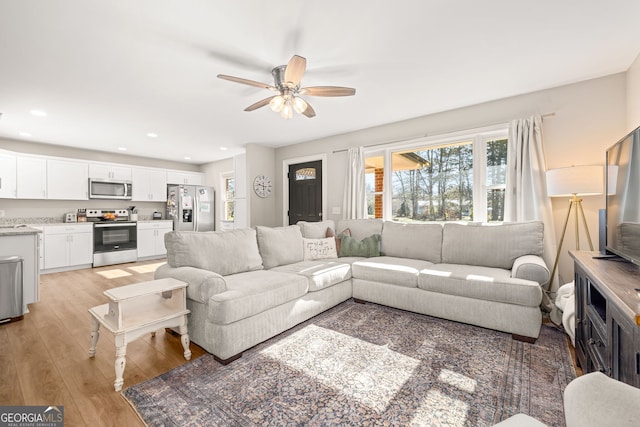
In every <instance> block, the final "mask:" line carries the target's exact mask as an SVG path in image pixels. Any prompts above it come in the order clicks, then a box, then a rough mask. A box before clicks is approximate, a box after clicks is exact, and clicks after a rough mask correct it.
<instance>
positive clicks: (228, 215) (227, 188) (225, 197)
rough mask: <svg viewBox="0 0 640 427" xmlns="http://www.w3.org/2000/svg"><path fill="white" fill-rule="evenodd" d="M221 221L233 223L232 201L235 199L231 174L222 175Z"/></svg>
mask: <svg viewBox="0 0 640 427" xmlns="http://www.w3.org/2000/svg"><path fill="white" fill-rule="evenodd" d="M222 188H223V189H224V191H223V192H222V206H223V211H222V220H223V221H233V218H234V215H233V214H234V211H233V208H234V199H235V195H236V192H235V186H234V178H233V173H226V174H223V175H222Z"/></svg>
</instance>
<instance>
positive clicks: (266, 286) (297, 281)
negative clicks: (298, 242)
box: [207, 270, 309, 325]
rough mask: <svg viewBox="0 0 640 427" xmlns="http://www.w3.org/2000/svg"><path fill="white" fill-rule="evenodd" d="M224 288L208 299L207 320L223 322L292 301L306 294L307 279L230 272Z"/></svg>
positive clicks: (265, 273) (296, 276)
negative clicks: (223, 290)
mask: <svg viewBox="0 0 640 427" xmlns="http://www.w3.org/2000/svg"><path fill="white" fill-rule="evenodd" d="M224 280H225V282H226V285H227V290H226V291H225V292H222V293H220V294H216V295H213V296H212V297H211V298H209V302H208V304H209V309H208V314H207V317H208V319H209V321H211V322H213V323H216V324H219V325H226V324H228V323H232V322H235V321H238V320H240V319H244V318H247V317H250V316H253V315H255V314H258V313H262V312H263V311H267V310H269V309H270V308H273V307H276V306H279V305H281V304H284V303H286V302H288V301H292V300H294V299H296V298H299V297H301V296H303V295H304V294H306V293H307V289H308V288H309V285H308V282H307V279H306V278H305V277H303V276H299V275H296V274H287V273H281V272H278V271H272V270H262V271H250V272H247V273H239V274H232V275H230V276H225V278H224Z"/></svg>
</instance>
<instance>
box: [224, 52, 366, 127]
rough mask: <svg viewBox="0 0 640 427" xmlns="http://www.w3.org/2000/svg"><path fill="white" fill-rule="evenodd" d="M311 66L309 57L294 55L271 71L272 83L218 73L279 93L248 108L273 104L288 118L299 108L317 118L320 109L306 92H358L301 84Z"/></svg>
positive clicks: (348, 93)
mask: <svg viewBox="0 0 640 427" xmlns="http://www.w3.org/2000/svg"><path fill="white" fill-rule="evenodd" d="M306 67H307V60H306V59H305V58H303V57H302V56H298V55H293V56H292V57H291V59H290V60H289V63H288V64H287V65H280V66H279V67H275V68H274V69H273V70H271V74H272V75H273V81H274V84H273V86H272V85H269V84H266V83H260V82H257V81H254V80H247V79H242V78H240V77H234V76H227V75H225V74H218V77H219V78H221V79H224V80H229V81H232V82H236V83H241V84H245V85H249V86H255V87H260V88H263V89H269V90H272V91H274V92H278V94H277V95H273V96H270V97H268V98H265V99H262V100H260V101H258V102H256V103H254V104H251V105H249V106H248V107H247V108H245V109H244V111H253V110H257V109H258V108H261V107H264V106H265V105H267V104H268V105H269V106H270V107H271V109H272V110H273V111H275V112H277V113H280V116H282V117H283V118H285V119H290V118H291V117H293V111H294V110H295V111H297V112H298V113H300V114H303V115H305V116H307V117H309V118H311V117H315V115H316V112H315V111H314V110H313V108H312V107H311V105H309V104H308V103H307V101H305V100H304V99H302V98H301V96H302V95H308V96H351V95H355V93H356V90H355V89H353V88H350V87H341V86H311V87H300V81H301V80H302V76H303V75H304V72H305V69H306Z"/></svg>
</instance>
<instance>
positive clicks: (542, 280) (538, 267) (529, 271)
mask: <svg viewBox="0 0 640 427" xmlns="http://www.w3.org/2000/svg"><path fill="white" fill-rule="evenodd" d="M511 277H515V278H518V279H525V280H533V281H534V282H538V283H539V284H540V286H544V285H546V284H547V283H548V282H549V279H550V278H551V272H550V271H549V269H548V268H547V264H545V262H544V260H543V259H542V257H539V256H538V255H523V256H521V257H518V258H516V260H515V261H514V262H513V267H511Z"/></svg>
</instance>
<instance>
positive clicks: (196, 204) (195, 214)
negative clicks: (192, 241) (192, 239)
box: [193, 194, 200, 231]
mask: <svg viewBox="0 0 640 427" xmlns="http://www.w3.org/2000/svg"><path fill="white" fill-rule="evenodd" d="M199 206H200V199H199V198H198V195H197V194H194V196H193V231H200V230H198V228H199V227H198V221H199V219H198V217H199V213H198V212H199V209H198V207H199Z"/></svg>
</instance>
